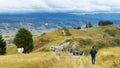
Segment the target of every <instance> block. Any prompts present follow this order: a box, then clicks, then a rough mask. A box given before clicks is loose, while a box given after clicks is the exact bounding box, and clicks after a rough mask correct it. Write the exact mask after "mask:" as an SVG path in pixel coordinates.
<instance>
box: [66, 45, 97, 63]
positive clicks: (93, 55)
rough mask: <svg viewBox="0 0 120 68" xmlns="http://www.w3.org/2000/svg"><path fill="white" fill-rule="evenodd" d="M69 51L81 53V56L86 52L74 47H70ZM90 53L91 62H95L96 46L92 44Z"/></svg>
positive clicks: (76, 53) (75, 53)
mask: <svg viewBox="0 0 120 68" xmlns="http://www.w3.org/2000/svg"><path fill="white" fill-rule="evenodd" d="M68 52H69V53H72V54H73V55H80V56H82V55H83V54H84V50H82V51H80V52H78V51H76V50H74V49H68ZM90 54H91V62H92V64H95V61H96V54H97V50H96V49H95V47H94V46H92V48H91V50H90Z"/></svg>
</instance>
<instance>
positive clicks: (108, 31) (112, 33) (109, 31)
mask: <svg viewBox="0 0 120 68" xmlns="http://www.w3.org/2000/svg"><path fill="white" fill-rule="evenodd" d="M104 32H105V33H107V34H109V35H110V36H115V31H113V30H108V29H106V30H104Z"/></svg>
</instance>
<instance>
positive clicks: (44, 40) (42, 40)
mask: <svg viewBox="0 0 120 68" xmlns="http://www.w3.org/2000/svg"><path fill="white" fill-rule="evenodd" d="M49 41H50V40H48V39H45V38H40V42H49Z"/></svg>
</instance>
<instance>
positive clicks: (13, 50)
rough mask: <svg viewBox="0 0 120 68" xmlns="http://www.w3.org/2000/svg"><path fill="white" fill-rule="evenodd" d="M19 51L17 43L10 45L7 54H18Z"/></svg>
mask: <svg viewBox="0 0 120 68" xmlns="http://www.w3.org/2000/svg"><path fill="white" fill-rule="evenodd" d="M16 53H18V52H17V47H16V46H15V45H8V46H7V50H6V54H16Z"/></svg>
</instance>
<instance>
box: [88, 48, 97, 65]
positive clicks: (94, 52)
mask: <svg viewBox="0 0 120 68" xmlns="http://www.w3.org/2000/svg"><path fill="white" fill-rule="evenodd" d="M90 54H91V59H92V64H95V61H96V54H97V51H96V49H95V48H94V46H93V47H92V49H91V50H90Z"/></svg>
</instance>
